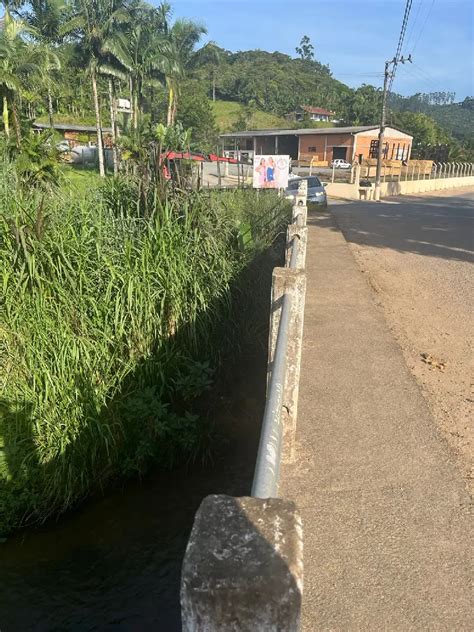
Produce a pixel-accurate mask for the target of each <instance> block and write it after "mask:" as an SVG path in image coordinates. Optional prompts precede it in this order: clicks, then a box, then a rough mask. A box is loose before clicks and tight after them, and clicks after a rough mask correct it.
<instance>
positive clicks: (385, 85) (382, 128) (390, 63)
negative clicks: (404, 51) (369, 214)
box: [374, 55, 411, 202]
mask: <svg viewBox="0 0 474 632" xmlns="http://www.w3.org/2000/svg"><path fill="white" fill-rule="evenodd" d="M406 61H409V62H410V63H411V55H408V57H406V58H405V57H403V56H402V57H399V58H398V59H397V57H394V58H393V59H391V60H390V61H386V62H385V72H384V80H383V97H382V116H381V119H380V131H379V146H378V149H377V169H376V171H375V191H374V200H376V201H377V202H378V201H380V176H381V173H382V156H383V140H384V135H385V118H386V116H387V93H388V82H389V80H390V79H392V78H393V77H394V76H395V68H396V66H397V64H398V63H400V64H404V63H405V62H406ZM390 66H393V70H392V71H390Z"/></svg>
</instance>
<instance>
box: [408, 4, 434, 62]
mask: <svg viewBox="0 0 474 632" xmlns="http://www.w3.org/2000/svg"><path fill="white" fill-rule="evenodd" d="M434 3H435V0H431V4H430V6H429V8H428V12H427V14H426V17H425V21H424V22H423V24H422V25H421V29H420V32H419V33H418V38H417V40H416V42H415V44H414V46H413V50H412V51H411V52H412V55H413V53H414V52H415V50H416V47H417V46H418V42H419V41H420V38H421V35H422V33H423V31H424V29H425V26H426V23H427V22H428V18H429V17H430V15H431V11H432V10H433V6H434Z"/></svg>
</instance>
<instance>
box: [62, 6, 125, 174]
mask: <svg viewBox="0 0 474 632" xmlns="http://www.w3.org/2000/svg"><path fill="white" fill-rule="evenodd" d="M129 21H130V13H129V10H128V3H127V1H126V0H74V16H73V17H72V18H71V19H70V20H68V22H67V23H66V24H65V25H64V26H63V28H62V32H63V33H68V34H71V35H73V36H76V37H77V38H78V39H79V40H80V43H81V47H82V49H83V52H84V53H85V54H86V58H87V60H88V70H89V74H90V77H91V83H92V96H93V100H94V111H95V119H96V128H97V152H98V157H99V174H100V175H101V176H105V165H104V145H103V140H102V122H101V115H100V102H99V92H98V89H97V79H98V75H99V74H100V73H101V72H103V73H104V74H105V73H107V74H110V73H112V72H116V70H113V64H112V63H111V60H116V61H118V62H120V63H123V65H126V59H127V52H126V50H125V48H124V37H123V33H122V31H121V26H122V25H123V24H127V23H128V22H129Z"/></svg>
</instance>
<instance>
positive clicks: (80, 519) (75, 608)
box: [0, 350, 266, 632]
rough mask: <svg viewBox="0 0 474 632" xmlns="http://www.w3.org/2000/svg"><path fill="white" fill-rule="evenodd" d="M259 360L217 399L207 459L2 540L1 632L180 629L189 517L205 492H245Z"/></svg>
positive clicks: (257, 415)
mask: <svg viewBox="0 0 474 632" xmlns="http://www.w3.org/2000/svg"><path fill="white" fill-rule="evenodd" d="M264 356H265V354H264V351H263V350H262V351H257V352H254V356H253V357H250V358H249V357H247V359H246V360H243V361H242V362H241V363H240V366H239V367H236V369H235V371H233V378H232V380H231V381H230V382H229V383H228V384H227V386H226V387H225V389H224V391H223V392H220V393H219V395H218V397H215V398H214V399H215V402H214V404H213V410H212V418H213V419H214V420H215V422H216V423H217V424H218V426H219V427H220V428H221V430H222V432H220V436H221V440H219V441H218V442H217V446H216V448H215V450H214V453H213V460H212V461H211V462H207V463H206V464H204V465H202V464H195V465H193V466H191V467H186V468H184V467H183V468H182V469H180V470H175V471H171V472H162V471H159V472H154V473H151V474H150V475H149V476H148V477H147V478H146V479H145V480H142V481H131V482H128V483H126V484H125V485H123V486H122V487H121V488H116V489H114V490H112V491H108V492H107V493H106V495H105V496H104V497H102V498H98V499H92V500H89V501H87V502H85V503H84V504H83V505H82V506H81V507H79V508H78V509H77V510H75V511H74V512H71V513H70V514H68V515H66V516H63V517H62V518H61V519H60V520H59V521H58V522H49V523H47V524H45V525H43V526H41V527H39V528H34V529H32V528H30V529H26V530H24V531H22V532H20V533H17V534H16V535H14V536H13V537H10V538H8V539H7V541H6V542H4V543H2V544H0V630H1V632H19V631H21V632H25V631H28V630H34V631H35V632H42V631H48V632H52V631H55V630H58V631H59V630H61V631H64V630H68V631H69V630H78V631H79V630H80V631H81V632H85V631H88V630H107V629H109V628H111V627H113V628H114V629H117V630H133V631H141V630H151V629H153V630H163V631H166V632H174V631H175V630H176V631H177V630H180V629H181V626H180V609H179V581H180V571H181V563H182V559H183V555H184V551H185V548H186V544H187V540H188V536H189V532H190V530H191V527H192V523H193V518H194V514H195V512H196V510H197V508H198V506H199V504H200V502H201V500H202V498H203V497H205V496H206V495H208V494H210V493H227V494H231V495H247V494H248V493H249V491H250V485H251V479H252V475H253V468H254V464H255V455H256V450H257V443H258V436H259V428H260V422H261V419H262V414H263V405H264V392H265V370H266V358H265V357H264ZM242 364H243V366H242ZM224 437H225V440H223V438H224Z"/></svg>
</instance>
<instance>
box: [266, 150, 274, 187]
mask: <svg viewBox="0 0 474 632" xmlns="http://www.w3.org/2000/svg"><path fill="white" fill-rule="evenodd" d="M267 187H268V188H269V189H271V188H275V161H274V160H273V158H272V157H270V158H269V159H268V167H267Z"/></svg>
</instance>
